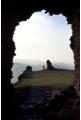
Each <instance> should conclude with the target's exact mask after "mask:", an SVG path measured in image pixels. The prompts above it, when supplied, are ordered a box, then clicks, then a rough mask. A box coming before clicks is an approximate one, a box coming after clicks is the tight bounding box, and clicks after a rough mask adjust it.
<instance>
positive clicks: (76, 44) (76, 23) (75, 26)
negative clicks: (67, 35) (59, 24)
mask: <svg viewBox="0 0 81 120" xmlns="http://www.w3.org/2000/svg"><path fill="white" fill-rule="evenodd" d="M72 30H73V33H72V35H73V36H72V42H73V43H72V44H73V48H72V50H73V53H74V64H75V71H74V82H73V83H74V88H75V91H76V93H77V95H78V96H79V95H80V20H79V13H77V12H76V13H75V15H74V16H73V20H72Z"/></svg>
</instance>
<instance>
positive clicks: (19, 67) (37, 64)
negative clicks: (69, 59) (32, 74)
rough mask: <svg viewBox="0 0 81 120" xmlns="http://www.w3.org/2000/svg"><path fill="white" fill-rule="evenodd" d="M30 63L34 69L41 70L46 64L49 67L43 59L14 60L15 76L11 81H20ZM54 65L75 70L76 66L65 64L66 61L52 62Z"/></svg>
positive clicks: (13, 70)
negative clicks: (19, 78)
mask: <svg viewBox="0 0 81 120" xmlns="http://www.w3.org/2000/svg"><path fill="white" fill-rule="evenodd" d="M28 65H30V66H32V71H39V70H42V69H43V65H45V68H47V66H46V63H45V62H41V61H36V60H27V61H20V62H18V61H14V65H13V68H12V72H13V76H14V78H12V80H11V82H12V83H14V82H17V81H18V79H17V78H18V76H19V75H20V74H21V73H22V72H23V71H24V70H25V68H26V67H27V66H28ZM52 65H53V66H54V67H56V68H60V69H68V70H73V69H74V66H73V65H70V64H65V63H55V64H52Z"/></svg>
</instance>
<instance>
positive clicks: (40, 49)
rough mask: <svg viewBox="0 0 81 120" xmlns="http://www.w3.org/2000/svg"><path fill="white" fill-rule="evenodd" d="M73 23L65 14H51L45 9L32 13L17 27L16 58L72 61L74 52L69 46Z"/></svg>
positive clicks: (14, 37)
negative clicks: (71, 23) (70, 23)
mask: <svg viewBox="0 0 81 120" xmlns="http://www.w3.org/2000/svg"><path fill="white" fill-rule="evenodd" d="M71 35H72V30H71V25H69V24H67V21H66V18H65V17H64V16H63V15H61V14H60V15H53V16H50V15H49V14H48V13H47V14H45V11H44V10H43V11H41V12H36V13H34V14H32V16H31V17H30V19H27V21H22V22H20V23H19V25H18V26H17V27H16V29H15V32H14V35H13V40H14V41H15V43H16V51H15V52H16V56H15V57H14V60H16V59H24V60H26V59H32V60H40V61H46V60H47V59H50V60H51V61H56V62H64V63H70V64H72V65H73V62H74V60H73V52H72V50H71V48H70V46H69V44H70V40H69V39H70V37H71Z"/></svg>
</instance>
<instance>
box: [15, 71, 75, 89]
mask: <svg viewBox="0 0 81 120" xmlns="http://www.w3.org/2000/svg"><path fill="white" fill-rule="evenodd" d="M72 82H73V71H71V70H61V69H59V70H55V71H50V70H43V71H35V72H32V76H31V77H30V78H26V79H22V80H21V81H19V82H17V83H16V84H15V85H14V87H15V88H22V87H26V86H45V85H54V86H65V87H67V86H69V85H72Z"/></svg>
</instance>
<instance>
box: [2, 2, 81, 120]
mask: <svg viewBox="0 0 81 120" xmlns="http://www.w3.org/2000/svg"><path fill="white" fill-rule="evenodd" d="M11 2H12V1H11ZM7 3H8V2H7ZM5 5H6V4H5ZM12 5H13V4H12ZM9 7H10V8H7V7H6V8H5V9H4V10H3V13H2V35H1V39H2V40H1V49H2V50H1V53H2V54H1V57H2V58H1V71H2V72H1V75H2V78H1V79H2V83H1V84H2V117H3V118H2V119H3V120H4V117H5V116H6V118H7V119H8V120H11V119H12V120H15V119H14V116H15V115H13V113H15V109H14V101H13V86H12V85H11V83H10V80H11V78H12V71H11V68H12V66H13V56H14V54H15V44H14V42H13V40H12V37H13V33H14V30H15V27H16V25H18V23H19V22H21V21H23V20H26V19H27V18H29V17H30V16H31V15H32V13H33V12H37V11H40V10H42V9H44V8H43V7H39V8H32V9H31V8H27V6H26V5H25V7H26V8H25V7H23V8H24V9H23V10H22V8H18V6H17V8H16V9H15V8H14V6H13V8H12V7H11V6H9ZM15 7H16V6H15ZM45 9H46V10H47V11H48V12H49V13H50V15H53V14H60V13H62V14H63V15H64V16H66V17H67V21H69V23H70V24H72V29H73V40H72V44H73V47H72V49H73V53H74V60H75V74H74V86H75V89H76V92H77V95H79V64H80V63H79V58H80V56H79V53H80V51H79V40H80V35H79V17H78V15H77V14H75V13H76V12H75V11H76V9H74V8H68V7H67V8H62V7H61V8H57V9H56V8H54V6H53V7H52V8H51V7H50V8H45ZM12 116H13V117H12Z"/></svg>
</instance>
